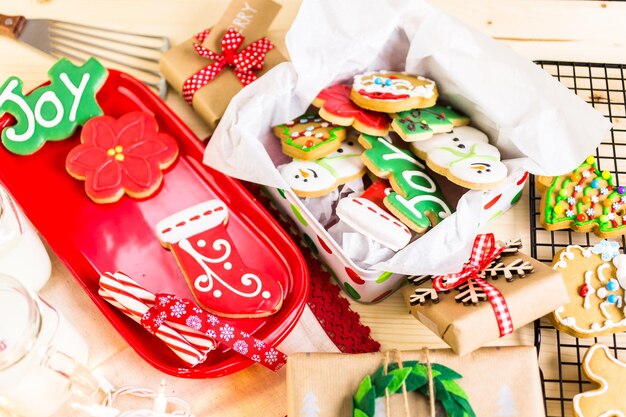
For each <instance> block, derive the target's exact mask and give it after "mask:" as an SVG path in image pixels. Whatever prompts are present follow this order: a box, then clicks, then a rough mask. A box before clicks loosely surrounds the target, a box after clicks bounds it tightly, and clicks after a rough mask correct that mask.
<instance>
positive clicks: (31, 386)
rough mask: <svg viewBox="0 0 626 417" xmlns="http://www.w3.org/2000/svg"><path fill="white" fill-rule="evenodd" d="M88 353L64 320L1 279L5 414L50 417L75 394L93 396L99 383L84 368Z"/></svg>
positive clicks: (0, 391) (0, 395) (0, 378)
mask: <svg viewBox="0 0 626 417" xmlns="http://www.w3.org/2000/svg"><path fill="white" fill-rule="evenodd" d="M87 354H88V348H87V343H86V342H85V339H83V337H82V336H81V335H80V334H79V333H78V332H77V331H76V330H75V329H74V328H73V327H72V326H71V324H70V323H69V322H68V321H67V320H66V319H65V318H64V316H63V315H61V314H60V313H59V312H58V311H56V310H55V309H54V308H53V307H52V306H50V305H49V304H48V303H46V302H45V301H44V300H43V299H41V298H39V297H38V296H37V295H36V294H35V293H34V292H33V291H32V290H29V289H27V288H26V287H25V286H23V285H22V284H21V283H20V282H19V281H17V280H16V279H14V278H11V277H9V276H7V275H3V274H0V410H2V409H4V410H5V413H9V415H17V416H22V417H46V416H49V415H51V414H52V413H54V412H55V411H56V410H57V409H58V408H59V407H60V406H61V405H62V404H63V403H64V402H65V401H67V400H68V398H69V397H70V396H71V394H72V393H73V392H75V391H76V390H78V391H79V392H80V393H82V394H84V395H85V396H89V395H93V394H94V393H95V392H96V391H97V389H98V384H97V381H96V380H95V379H94V377H93V376H92V375H91V374H90V373H89V371H88V370H87V369H86V368H85V367H84V366H83V365H84V364H86V363H87ZM0 415H2V412H1V411H0Z"/></svg>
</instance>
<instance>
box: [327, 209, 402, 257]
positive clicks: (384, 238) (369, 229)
mask: <svg viewBox="0 0 626 417" xmlns="http://www.w3.org/2000/svg"><path fill="white" fill-rule="evenodd" d="M336 212H337V216H339V218H340V219H341V220H342V221H343V222H344V223H346V224H347V225H348V226H350V227H352V228H353V229H354V230H356V231H357V232H359V233H362V234H363V235H365V236H367V237H368V238H370V239H372V240H375V241H376V242H379V243H380V244H382V245H384V246H386V247H388V248H389V249H391V250H394V251H399V250H400V249H402V248H403V247H405V246H406V245H407V244H408V243H409V241H410V240H411V231H410V230H409V228H408V227H406V226H405V225H404V224H402V223H401V222H400V221H399V220H398V219H396V218H395V217H393V216H392V215H391V214H389V213H388V212H387V211H386V210H383V209H382V208H380V207H378V206H377V205H376V204H374V203H373V202H371V201H370V200H367V199H365V198H362V197H357V198H343V199H341V200H339V204H337V210H336Z"/></svg>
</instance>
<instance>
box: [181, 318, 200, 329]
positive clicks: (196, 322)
mask: <svg viewBox="0 0 626 417" xmlns="http://www.w3.org/2000/svg"><path fill="white" fill-rule="evenodd" d="M185 324H186V325H187V327H191V328H192V329H196V330H200V327H202V320H200V317H198V316H189V317H187V320H185Z"/></svg>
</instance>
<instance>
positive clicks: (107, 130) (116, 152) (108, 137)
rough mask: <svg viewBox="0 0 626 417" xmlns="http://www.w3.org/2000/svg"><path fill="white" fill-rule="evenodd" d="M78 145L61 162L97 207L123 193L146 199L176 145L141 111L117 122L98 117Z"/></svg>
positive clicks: (173, 156)
mask: <svg viewBox="0 0 626 417" xmlns="http://www.w3.org/2000/svg"><path fill="white" fill-rule="evenodd" d="M80 141H81V144H80V145H78V146H77V147H75V148H74V149H72V150H71V151H70V153H69V154H68V155H67V158H66V160H65V168H66V169H67V172H68V173H69V174H70V175H71V176H72V177H74V178H77V179H79V180H84V181H85V191H86V193H87V195H88V196H89V198H91V199H92V200H93V201H95V202H96V203H101V204H104V203H114V202H116V201H118V200H119V199H120V198H122V196H123V195H124V194H128V195H129V196H131V197H133V198H146V197H149V196H151V195H152V194H154V193H155V192H156V191H157V190H158V189H159V186H160V185H161V182H163V172H162V171H163V170H164V169H167V168H169V166H170V165H172V164H173V163H174V161H175V160H176V157H177V156H178V144H177V143H176V140H175V139H174V138H173V137H172V136H170V135H168V134H167V133H163V132H159V127H158V125H157V121H156V119H155V118H154V117H153V116H152V115H151V114H149V113H144V112H141V111H137V112H132V113H128V114H125V115H124V116H122V117H121V118H119V119H114V118H113V117H110V116H99V117H95V118H93V119H91V120H89V121H88V122H87V123H85V126H84V127H83V130H82V132H81V136H80Z"/></svg>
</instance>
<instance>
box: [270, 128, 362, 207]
mask: <svg viewBox="0 0 626 417" xmlns="http://www.w3.org/2000/svg"><path fill="white" fill-rule="evenodd" d="M362 152H363V148H361V146H360V145H359V144H358V143H356V142H354V141H353V140H346V141H344V142H342V144H341V146H340V147H339V149H337V150H336V151H335V152H333V153H331V154H330V155H328V156H326V157H324V158H321V159H318V160H317V161H301V160H297V159H294V160H293V161H292V162H289V163H288V164H285V165H281V166H279V167H278V170H279V171H280V174H281V175H282V176H283V178H284V179H285V181H287V184H289V186H290V187H291V188H292V190H293V192H294V193H295V194H296V195H297V196H300V197H320V196H323V195H326V194H328V193H330V192H331V191H333V190H334V189H335V188H337V187H338V186H340V185H341V184H345V183H347V182H350V181H352V180H355V179H357V178H360V177H362V176H363V174H365V171H366V169H365V165H363V162H362V161H361V153H362Z"/></svg>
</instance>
